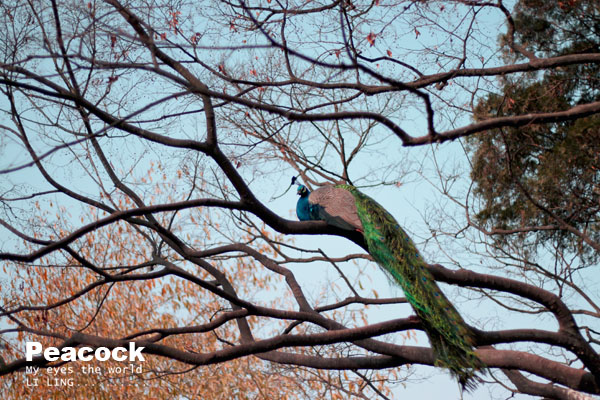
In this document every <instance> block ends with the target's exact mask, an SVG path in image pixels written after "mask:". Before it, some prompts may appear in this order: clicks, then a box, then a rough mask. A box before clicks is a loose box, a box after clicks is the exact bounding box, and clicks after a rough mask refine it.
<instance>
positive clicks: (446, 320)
mask: <svg viewBox="0 0 600 400" xmlns="http://www.w3.org/2000/svg"><path fill="white" fill-rule="evenodd" d="M338 187H340V188H343V189H346V190H348V191H349V192H350V193H352V194H353V195H354V197H355V199H356V208H357V212H358V216H359V218H360V220H361V222H362V225H363V234H364V238H365V241H366V243H367V247H368V249H369V253H370V254H371V256H372V257H373V258H374V259H375V261H376V262H377V263H378V264H379V265H380V266H381V267H382V268H384V269H385V271H386V272H387V273H389V274H390V275H391V276H392V277H393V279H394V280H395V281H396V282H397V283H398V284H399V285H400V286H401V287H402V289H403V290H404V294H405V295H406V298H407V299H408V301H409V302H410V304H411V305H412V307H413V308H414V310H415V312H416V314H417V315H418V316H419V318H420V319H421V321H422V324H423V328H424V330H425V332H426V333H427V336H428V337H429V341H430V342H431V347H432V349H433V351H434V353H435V357H436V361H435V365H436V366H439V367H444V368H447V369H448V370H450V373H451V374H452V375H453V376H455V377H456V378H457V379H458V381H459V383H460V384H461V385H462V387H463V388H467V389H472V388H474V387H475V385H476V373H477V371H481V370H483V369H484V368H485V366H484V364H483V363H482V362H481V360H479V358H478V357H477V355H476V354H475V351H474V349H473V345H474V339H473V333H472V331H471V329H470V328H469V327H468V326H467V325H466V323H465V322H464V320H463V319H462V317H461V316H460V314H459V313H458V311H456V309H455V308H454V306H453V305H452V304H451V303H450V301H449V300H448V299H447V298H446V297H445V296H444V294H443V293H442V291H441V290H440V288H439V287H438V285H437V284H436V282H435V280H434V279H433V276H432V275H431V273H430V272H429V270H428V269H427V268H426V263H425V261H424V260H423V259H422V257H421V255H420V254H419V251H418V250H417V248H416V247H415V245H414V243H413V242H412V240H411V239H410V238H409V237H408V235H407V234H406V233H405V232H404V230H403V229H402V228H401V227H400V226H399V225H398V223H397V222H396V220H395V219H394V217H393V216H392V215H390V213H388V212H387V211H386V210H385V209H384V208H383V207H382V206H380V205H379V204H378V203H377V202H376V201H375V200H373V199H371V198H370V197H368V196H366V195H364V194H363V193H361V192H359V191H358V190H357V189H356V188H354V187H353V186H350V185H338Z"/></svg>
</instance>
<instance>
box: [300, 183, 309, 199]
mask: <svg viewBox="0 0 600 400" xmlns="http://www.w3.org/2000/svg"><path fill="white" fill-rule="evenodd" d="M297 193H298V196H300V197H305V196H308V194H309V193H310V192H309V191H308V189H307V188H306V186H304V185H298V191H297Z"/></svg>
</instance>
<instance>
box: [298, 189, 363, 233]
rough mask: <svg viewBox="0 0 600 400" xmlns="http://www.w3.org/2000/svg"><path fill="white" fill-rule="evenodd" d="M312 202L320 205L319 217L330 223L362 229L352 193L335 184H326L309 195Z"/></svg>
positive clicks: (344, 227) (348, 228)
mask: <svg viewBox="0 0 600 400" xmlns="http://www.w3.org/2000/svg"><path fill="white" fill-rule="evenodd" d="M308 202H309V203H310V204H314V205H318V206H319V208H318V210H319V217H320V218H321V219H322V220H324V221H327V223H328V224H330V225H333V226H337V227H338V228H342V229H346V230H355V229H357V230H359V231H362V223H361V222H360V218H359V217H358V213H357V211H356V202H355V200H354V196H353V195H352V193H350V192H349V191H347V190H345V189H341V188H336V187H334V186H324V187H322V188H319V189H317V190H314V191H313V192H311V193H310V195H308Z"/></svg>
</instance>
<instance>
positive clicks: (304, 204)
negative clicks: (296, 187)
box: [296, 193, 312, 221]
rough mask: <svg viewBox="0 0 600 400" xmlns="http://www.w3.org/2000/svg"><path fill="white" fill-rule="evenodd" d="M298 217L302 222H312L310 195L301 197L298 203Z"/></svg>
mask: <svg viewBox="0 0 600 400" xmlns="http://www.w3.org/2000/svg"><path fill="white" fill-rule="evenodd" d="M296 215H297V216H298V219H299V220H300V221H310V220H311V219H312V218H311V217H310V203H309V202H308V193H306V194H305V195H302V196H300V198H299V199H298V203H296Z"/></svg>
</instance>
